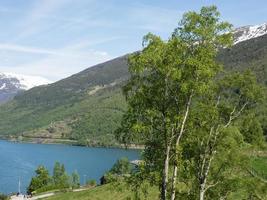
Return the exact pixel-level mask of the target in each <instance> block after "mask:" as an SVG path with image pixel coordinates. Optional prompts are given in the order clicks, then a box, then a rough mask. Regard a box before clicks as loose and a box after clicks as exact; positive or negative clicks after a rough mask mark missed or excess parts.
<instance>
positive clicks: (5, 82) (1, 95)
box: [0, 72, 51, 103]
mask: <svg viewBox="0 0 267 200" xmlns="http://www.w3.org/2000/svg"><path fill="white" fill-rule="evenodd" d="M49 83H51V81H49V80H47V79H45V78H42V77H39V76H28V75H20V74H13V73H1V72H0V103H5V102H7V101H8V100H10V99H12V98H13V97H14V96H16V95H17V94H19V93H22V92H23V91H26V90H29V89H31V88H33V87H36V86H39V85H44V84H49Z"/></svg>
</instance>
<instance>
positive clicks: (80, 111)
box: [0, 35, 267, 145]
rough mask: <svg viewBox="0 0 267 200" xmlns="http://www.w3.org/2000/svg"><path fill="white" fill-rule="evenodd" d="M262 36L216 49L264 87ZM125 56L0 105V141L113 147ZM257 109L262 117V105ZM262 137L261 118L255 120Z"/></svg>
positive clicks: (266, 68)
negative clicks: (257, 120)
mask: <svg viewBox="0 0 267 200" xmlns="http://www.w3.org/2000/svg"><path fill="white" fill-rule="evenodd" d="M266 52H267V35H263V36H260V37H257V38H253V39H250V40H247V41H243V42H240V43H238V44H236V45H234V46H233V47H232V48H230V49H223V50H221V51H220V53H219V56H218V60H219V61H220V62H221V63H223V64H224V66H225V68H226V70H228V71H244V70H246V69H251V70H252V71H253V72H255V74H256V75H257V78H258V80H259V81H260V82H261V83H262V84H265V85H266V84H267V54H266ZM127 57H128V55H126V56H122V57H119V58H116V59H114V60H111V61H108V62H105V63H102V64H99V65H96V66H93V67H90V68H88V69H86V70H84V71H82V72H80V73H78V74H75V75H73V76H71V77H68V78H66V79H63V80H61V81H58V82H56V83H53V84H50V85H46V86H39V87H35V88H32V89H31V90H29V91H26V92H24V93H22V94H20V95H18V96H16V97H15V98H14V99H13V100H12V101H10V102H8V103H7V104H5V105H2V106H1V107H0V115H1V118H0V135H1V137H2V138H9V139H19V140H24V141H35V142H60V143H65V142H66V143H75V144H82V145H115V144H117V142H116V140H115V139H114V135H113V132H114V130H115V129H116V128H117V127H118V126H119V124H120V121H121V117H122V114H123V113H124V111H125V109H126V106H127V105H126V102H125V99H124V97H123V96H122V92H121V87H122V85H124V83H125V81H126V80H127V79H128V78H129V72H128V65H127ZM262 108H263V109H260V112H261V114H262V116H266V115H267V113H266V112H267V111H266V109H265V108H266V105H263V107H262ZM259 120H260V121H261V122H260V123H261V127H262V129H263V131H264V133H265V135H266V134H267V125H266V124H267V122H266V117H261V119H259Z"/></svg>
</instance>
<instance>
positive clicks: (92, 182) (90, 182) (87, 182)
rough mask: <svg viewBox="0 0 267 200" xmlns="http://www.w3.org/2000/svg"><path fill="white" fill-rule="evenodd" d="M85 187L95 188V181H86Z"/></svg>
mask: <svg viewBox="0 0 267 200" xmlns="http://www.w3.org/2000/svg"><path fill="white" fill-rule="evenodd" d="M86 185H88V186H91V187H93V186H96V180H87V181H86Z"/></svg>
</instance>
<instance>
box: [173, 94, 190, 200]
mask: <svg viewBox="0 0 267 200" xmlns="http://www.w3.org/2000/svg"><path fill="white" fill-rule="evenodd" d="M192 97H193V91H192V92H191V94H190V96H189V99H188V101H187V104H186V111H185V114H184V119H183V122H182V126H181V129H180V132H179V134H178V135H177V139H176V144H175V147H176V148H175V159H177V155H178V152H177V151H178V148H179V144H180V139H181V137H182V135H183V133H184V129H185V123H186V121H187V118H188V114H189V108H190V105H191V101H192ZM177 173H178V165H177V163H174V170H173V177H172V178H173V179H172V192H171V200H174V199H175V188H176V187H175V186H176V178H177Z"/></svg>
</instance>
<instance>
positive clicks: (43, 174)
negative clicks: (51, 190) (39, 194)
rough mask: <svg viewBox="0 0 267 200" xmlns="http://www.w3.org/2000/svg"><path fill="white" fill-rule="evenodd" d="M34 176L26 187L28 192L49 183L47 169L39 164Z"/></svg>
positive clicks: (49, 178)
mask: <svg viewBox="0 0 267 200" xmlns="http://www.w3.org/2000/svg"><path fill="white" fill-rule="evenodd" d="M35 173H36V176H35V177H33V178H32V180H31V182H30V185H29V186H28V188H27V192H28V193H32V192H33V191H35V190H38V189H40V188H42V187H45V186H47V185H49V184H51V182H52V181H51V177H50V176H49V172H48V170H47V169H46V168H45V167H44V166H42V165H41V166H39V167H38V168H37V169H36V170H35Z"/></svg>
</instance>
